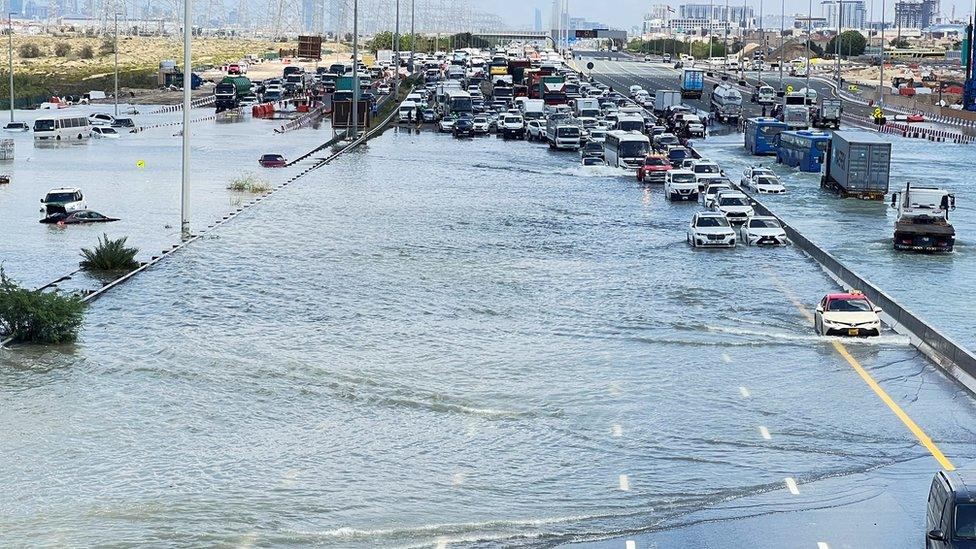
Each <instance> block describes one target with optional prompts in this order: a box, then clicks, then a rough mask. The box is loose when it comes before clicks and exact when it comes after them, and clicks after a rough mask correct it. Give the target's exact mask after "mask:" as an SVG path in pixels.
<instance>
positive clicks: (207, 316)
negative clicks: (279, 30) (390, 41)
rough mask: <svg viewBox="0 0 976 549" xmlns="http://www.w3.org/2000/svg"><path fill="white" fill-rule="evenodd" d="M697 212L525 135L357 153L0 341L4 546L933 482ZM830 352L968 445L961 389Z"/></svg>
mask: <svg viewBox="0 0 976 549" xmlns="http://www.w3.org/2000/svg"><path fill="white" fill-rule="evenodd" d="M696 208H697V207H696V206H695V205H691V204H671V203H669V202H667V201H665V200H664V198H663V196H662V193H661V190H660V188H658V187H641V186H638V185H637V184H636V182H635V181H634V180H633V177H632V176H629V175H628V176H623V175H621V174H619V173H618V172H616V171H613V170H608V169H599V168H583V167H581V166H579V164H578V160H577V158H576V156H574V155H573V154H557V153H552V152H550V151H549V150H548V148H546V147H545V146H539V145H534V144H529V143H524V142H505V141H502V140H500V139H496V138H483V139H476V140H460V141H459V140H455V139H452V138H451V137H449V136H447V135H438V134H435V133H432V132H424V133H421V134H412V133H408V132H400V133H388V134H386V135H384V136H382V137H381V138H379V139H377V140H375V141H371V142H370V144H369V145H368V147H366V148H365V149H363V150H361V151H358V152H355V153H352V154H349V155H347V156H344V157H342V158H340V159H339V160H337V161H336V162H335V163H334V164H333V165H330V166H328V167H326V168H323V169H320V170H317V171H316V172H313V173H311V174H309V175H308V176H306V177H304V178H302V179H301V180H299V182H297V183H296V184H294V185H292V186H290V187H289V188H288V189H287V191H285V192H281V193H277V194H276V195H275V196H274V197H273V198H271V199H268V200H266V201H264V202H263V203H262V204H261V205H260V206H259V207H257V208H254V209H253V210H250V211H248V212H246V213H245V214H243V215H242V216H241V217H239V218H238V219H237V220H235V221H234V222H233V223H230V224H228V225H226V226H224V227H222V228H221V229H219V230H218V231H216V232H214V233H213V234H211V235H209V236H208V237H207V238H206V239H203V240H201V241H198V242H196V243H194V244H193V245H191V246H189V247H188V248H186V249H185V250H183V251H181V252H180V253H178V254H176V255H174V256H172V257H170V258H168V259H167V260H166V261H164V262H163V263H161V264H160V265H159V266H158V267H156V268H153V269H151V270H150V271H148V272H147V273H145V274H143V275H140V276H139V277H137V278H136V279H134V280H133V281H132V282H131V283H129V284H127V285H125V286H123V287H120V288H118V289H117V291H113V292H111V293H109V294H108V295H107V296H106V297H105V298H103V299H102V300H100V301H98V302H97V303H96V304H95V305H94V306H93V307H92V308H91V309H90V310H89V312H88V315H87V320H86V324H85V327H84V330H83V332H82V334H81V337H80V340H79V342H78V343H77V344H75V345H72V346H63V347H52V348H37V347H20V348H16V349H14V350H12V351H8V352H6V353H5V354H4V355H2V358H0V360H2V361H3V363H4V368H2V369H0V421H2V422H3V424H4V425H7V426H9V427H8V434H7V436H5V437H3V438H0V454H2V455H4V456H5V459H4V460H3V461H2V462H0V479H2V480H0V488H2V489H3V491H4V493H6V494H7V495H8V497H7V498H5V499H4V502H3V503H0V540H3V542H4V543H5V544H10V545H21V544H28V543H29V544H40V545H43V544H54V545H56V544H72V545H95V544H106V543H112V542H114V543H124V544H135V545H146V544H152V545H164V544H176V545H235V546H237V545H254V546H261V545H318V546H324V547H336V548H340V547H341V548H350V547H351V548H356V547H434V546H444V547H519V546H525V547H546V546H553V545H556V544H559V543H562V542H569V541H574V540H589V539H597V538H605V537H608V536H614V535H624V534H627V533H629V532H638V531H643V530H646V529H654V528H658V527H664V526H667V525H668V524H671V523H673V522H674V521H676V520H677V519H678V518H680V517H681V516H683V515H686V514H687V513H691V512H695V511H699V510H702V509H707V508H710V507H712V506H715V505H718V504H721V503H722V502H729V501H734V500H735V499H737V498H742V497H750V496H755V495H761V494H764V493H772V494H776V495H777V497H779V494H784V495H789V492H788V491H787V488H786V485H785V484H784V483H785V479H786V478H787V477H789V478H791V479H795V481H796V482H797V483H798V485H799V487H800V490H804V486H805V485H806V484H807V483H809V482H811V481H816V480H818V479H823V478H827V477H835V476H846V475H853V474H862V473H865V472H870V471H871V470H874V469H875V468H878V467H883V466H886V465H891V464H893V463H897V462H910V463H913V464H917V465H916V466H915V467H913V468H912V470H913V471H915V472H916V473H917V474H931V472H934V471H935V470H936V469H937V468H938V463H937V462H936V461H935V460H934V459H933V458H932V457H931V456H930V455H929V453H928V451H927V450H926V449H925V448H924V447H922V446H921V445H920V444H919V443H918V442H917V440H916V439H915V438H914V437H913V435H912V434H911V433H910V432H909V431H908V430H907V429H906V428H905V426H904V425H903V424H902V423H901V422H900V421H899V420H898V418H897V417H896V416H895V415H894V414H893V413H892V411H891V410H889V409H888V408H887V407H886V406H885V405H884V404H883V403H882V402H881V401H880V400H879V399H878V397H877V396H876V395H875V394H874V393H872V392H871V390H870V389H869V388H868V387H867V386H866V385H865V384H864V382H863V381H862V380H861V379H860V378H859V377H858V375H857V374H856V373H855V372H854V371H853V370H852V368H851V366H850V365H849V364H848V363H847V362H846V361H845V359H844V358H843V357H842V356H841V355H840V354H838V353H837V351H836V350H835V349H834V347H833V345H832V344H831V340H830V339H827V340H825V339H824V338H819V337H817V336H815V335H814V333H813V329H812V326H811V325H810V323H809V322H808V321H807V320H806V319H805V318H804V317H803V316H802V315H801V314H800V312H799V311H798V308H797V306H796V305H795V304H794V301H795V302H796V303H800V304H803V305H805V306H807V307H810V306H811V305H812V304H813V303H815V302H816V301H817V300H819V299H820V297H821V296H822V295H823V294H824V293H826V292H827V291H831V290H834V289H835V286H834V284H833V283H832V282H831V281H830V280H829V279H828V278H827V277H826V276H825V275H824V274H823V272H822V271H821V270H820V268H819V267H818V266H817V265H816V264H815V263H814V262H812V261H811V260H809V259H807V258H805V257H804V256H802V255H801V254H799V253H797V252H796V251H795V250H793V249H792V248H782V249H752V248H743V247H740V248H737V249H734V250H693V249H691V248H689V247H687V246H686V244H685V233H684V231H685V227H686V225H687V222H688V220H689V219H690V217H691V215H692V213H693V212H694V211H695V210H696ZM845 345H846V349H847V350H848V351H849V352H850V354H851V355H852V357H854V358H855V359H856V360H857V361H859V363H861V364H863V366H864V367H865V368H866V369H867V370H868V371H869V372H871V373H872V374H873V375H874V376H875V377H876V379H877V380H878V382H879V383H880V384H881V386H882V387H883V388H884V389H885V390H886V391H888V393H889V394H890V395H891V396H892V398H893V399H894V401H895V402H897V403H898V404H899V405H900V406H901V407H902V408H903V409H904V410H905V411H906V413H908V414H909V415H911V416H912V417H913V418H914V419H915V420H916V421H918V423H919V424H920V425H921V427H922V428H923V429H924V430H925V431H926V432H927V433H928V435H929V436H931V437H932V439H933V440H934V441H935V443H936V444H938V445H939V447H940V448H941V449H942V450H943V451H944V452H945V453H946V454H947V456H949V458H950V459H952V460H953V461H954V462H955V463H956V464H957V465H963V464H965V463H967V462H968V461H970V460H971V459H972V442H973V440H974V438H976V436H974V433H973V432H972V430H971V429H970V428H969V427H968V426H969V425H972V424H973V419H974V415H976V410H974V407H973V403H972V401H971V399H970V397H969V395H968V393H965V392H964V391H963V390H962V389H960V388H959V387H958V386H957V385H955V384H954V383H952V382H951V381H948V380H946V379H945V378H944V377H943V376H942V375H941V374H939V373H938V372H937V371H936V369H935V368H934V366H932V365H931V364H930V363H928V362H927V361H925V360H924V359H923V358H921V357H920V356H919V354H918V353H917V351H916V350H915V349H914V348H912V347H911V346H909V345H908V342H907V340H906V339H905V338H903V337H901V336H898V335H896V334H893V333H891V332H886V333H884V334H883V335H882V336H881V337H879V338H875V339H871V340H853V341H849V342H846V341H845ZM767 436H768V438H767ZM919 471H920V472H919ZM838 497H839V498H840V499H841V500H843V501H848V502H849V501H851V500H854V499H856V497H858V494H857V493H850V494H843V493H842V494H839V495H838ZM923 500H924V493H923V494H918V495H917V502H916V501H904V502H903V503H904V505H905V506H907V507H910V506H912V505H915V504H916V503H918V504H919V505H920V502H922V501H923ZM824 504H825V503H824V501H823V500H819V501H815V502H813V503H811V502H809V501H808V500H802V501H800V500H797V501H796V502H794V501H793V500H790V499H788V498H785V503H784V504H783V506H784V508H786V509H791V510H799V509H802V508H804V507H805V506H811V505H824ZM920 508H921V505H920ZM913 519H914V520H916V521H918V522H917V524H918V525H920V524H921V521H922V515H921V514H920V513H919V514H917V515H913ZM919 528H921V526H919Z"/></svg>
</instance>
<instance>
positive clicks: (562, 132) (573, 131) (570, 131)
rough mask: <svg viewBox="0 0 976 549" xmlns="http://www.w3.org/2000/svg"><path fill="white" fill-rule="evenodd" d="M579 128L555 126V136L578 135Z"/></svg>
mask: <svg viewBox="0 0 976 549" xmlns="http://www.w3.org/2000/svg"><path fill="white" fill-rule="evenodd" d="M579 135H580V131H579V128H574V127H568V128H556V136H557V137H579Z"/></svg>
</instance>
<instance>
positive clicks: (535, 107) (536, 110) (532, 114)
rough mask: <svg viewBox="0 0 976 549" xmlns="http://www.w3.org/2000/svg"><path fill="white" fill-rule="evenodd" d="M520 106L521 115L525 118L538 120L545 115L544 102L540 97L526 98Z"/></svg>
mask: <svg viewBox="0 0 976 549" xmlns="http://www.w3.org/2000/svg"><path fill="white" fill-rule="evenodd" d="M521 108H522V116H524V117H525V119H526V120H538V119H541V118H545V116H546V102H545V101H543V100H542V99H526V100H525V101H523V102H522V105H521Z"/></svg>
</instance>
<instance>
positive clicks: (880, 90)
mask: <svg viewBox="0 0 976 549" xmlns="http://www.w3.org/2000/svg"><path fill="white" fill-rule="evenodd" d="M884 31H885V3H884V2H881V76H880V78H881V81H880V82H878V104H879V105H884V89H885V83H884V64H885V53H884V46H885V37H884ZM972 51H973V45H972V44H969V54H970V55H972Z"/></svg>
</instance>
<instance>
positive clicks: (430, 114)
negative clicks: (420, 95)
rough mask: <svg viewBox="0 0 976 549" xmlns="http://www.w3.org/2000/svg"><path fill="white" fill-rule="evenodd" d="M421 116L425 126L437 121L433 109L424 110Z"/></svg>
mask: <svg viewBox="0 0 976 549" xmlns="http://www.w3.org/2000/svg"><path fill="white" fill-rule="evenodd" d="M422 116H423V120H424V123H425V124H430V123H432V122H434V121H435V120H437V113H436V112H434V109H424V112H423V114H422Z"/></svg>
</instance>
